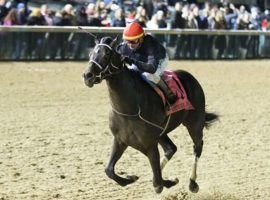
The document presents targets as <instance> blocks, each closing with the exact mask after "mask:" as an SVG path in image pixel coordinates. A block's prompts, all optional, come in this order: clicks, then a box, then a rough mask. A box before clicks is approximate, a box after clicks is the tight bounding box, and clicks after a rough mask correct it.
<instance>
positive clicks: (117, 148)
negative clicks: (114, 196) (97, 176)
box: [105, 138, 138, 186]
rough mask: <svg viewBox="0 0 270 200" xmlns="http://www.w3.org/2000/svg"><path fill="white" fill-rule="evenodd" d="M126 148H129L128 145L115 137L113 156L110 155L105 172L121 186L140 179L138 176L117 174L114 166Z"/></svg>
mask: <svg viewBox="0 0 270 200" xmlns="http://www.w3.org/2000/svg"><path fill="white" fill-rule="evenodd" d="M126 148H127V145H125V144H123V143H120V142H118V141H117V140H116V139H115V138H114V141H113V146H112V151H111V157H110V160H109V163H108V165H107V167H106V168H105V172H106V174H107V176H108V177H109V178H111V179H113V180H114V181H116V182H117V183H118V184H119V185H121V186H126V185H128V184H131V183H133V182H135V181H136V180H138V177H137V176H128V177H127V178H122V177H120V176H118V175H117V174H115V172H114V166H115V164H116V162H117V161H118V160H119V159H120V158H121V156H122V154H123V153H124V151H125V150H126Z"/></svg>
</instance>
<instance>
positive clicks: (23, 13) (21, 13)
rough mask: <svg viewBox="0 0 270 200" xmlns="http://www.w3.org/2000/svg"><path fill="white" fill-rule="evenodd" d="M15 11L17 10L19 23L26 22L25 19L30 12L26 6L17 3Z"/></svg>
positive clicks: (23, 23)
mask: <svg viewBox="0 0 270 200" xmlns="http://www.w3.org/2000/svg"><path fill="white" fill-rule="evenodd" d="M17 12H18V19H19V24H21V25H25V24H27V19H28V16H29V14H30V11H29V10H28V8H27V7H26V5H25V4H24V3H19V4H18V5H17Z"/></svg>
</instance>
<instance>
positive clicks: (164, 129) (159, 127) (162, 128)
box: [112, 106, 171, 136]
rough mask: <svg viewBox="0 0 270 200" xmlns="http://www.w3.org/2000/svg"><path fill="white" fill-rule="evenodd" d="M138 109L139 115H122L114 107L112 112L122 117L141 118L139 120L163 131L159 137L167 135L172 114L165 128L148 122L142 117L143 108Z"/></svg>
mask: <svg viewBox="0 0 270 200" xmlns="http://www.w3.org/2000/svg"><path fill="white" fill-rule="evenodd" d="M138 108H139V111H138V113H137V114H125V113H121V112H119V111H117V110H116V109H115V108H113V107H112V111H113V112H115V113H116V114H118V115H120V116H123V117H139V119H141V120H142V121H144V122H145V123H147V124H150V125H152V126H154V127H156V128H158V129H160V130H162V132H161V133H160V135H159V136H162V135H163V134H164V133H165V131H166V129H167V128H168V125H169V122H170V119H171V114H170V115H169V117H168V118H167V121H166V124H165V127H162V126H159V125H157V124H155V123H153V122H150V121H148V120H147V119H145V118H143V117H142V115H141V108H140V106H138Z"/></svg>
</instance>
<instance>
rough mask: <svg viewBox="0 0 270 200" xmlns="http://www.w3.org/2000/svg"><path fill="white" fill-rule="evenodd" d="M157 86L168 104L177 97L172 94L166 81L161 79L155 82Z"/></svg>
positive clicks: (171, 103) (172, 102)
mask: <svg viewBox="0 0 270 200" xmlns="http://www.w3.org/2000/svg"><path fill="white" fill-rule="evenodd" d="M157 86H158V87H159V88H160V89H161V90H162V92H163V93H164V94H165V96H166V99H167V100H168V102H169V104H170V105H173V104H174V103H175V102H176V100H177V97H176V96H175V95H174V93H173V92H172V91H171V89H170V88H169V87H168V85H167V84H166V82H165V81H164V80H162V79H160V81H159V82H158V83H157Z"/></svg>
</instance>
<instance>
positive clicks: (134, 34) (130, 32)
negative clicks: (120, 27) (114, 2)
mask: <svg viewBox="0 0 270 200" xmlns="http://www.w3.org/2000/svg"><path fill="white" fill-rule="evenodd" d="M143 37H144V30H143V28H142V26H141V25H140V24H139V23H137V22H132V23H130V24H128V25H127V26H126V27H125V29H124V32H123V39H124V40H127V41H133V40H138V39H140V38H143Z"/></svg>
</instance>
